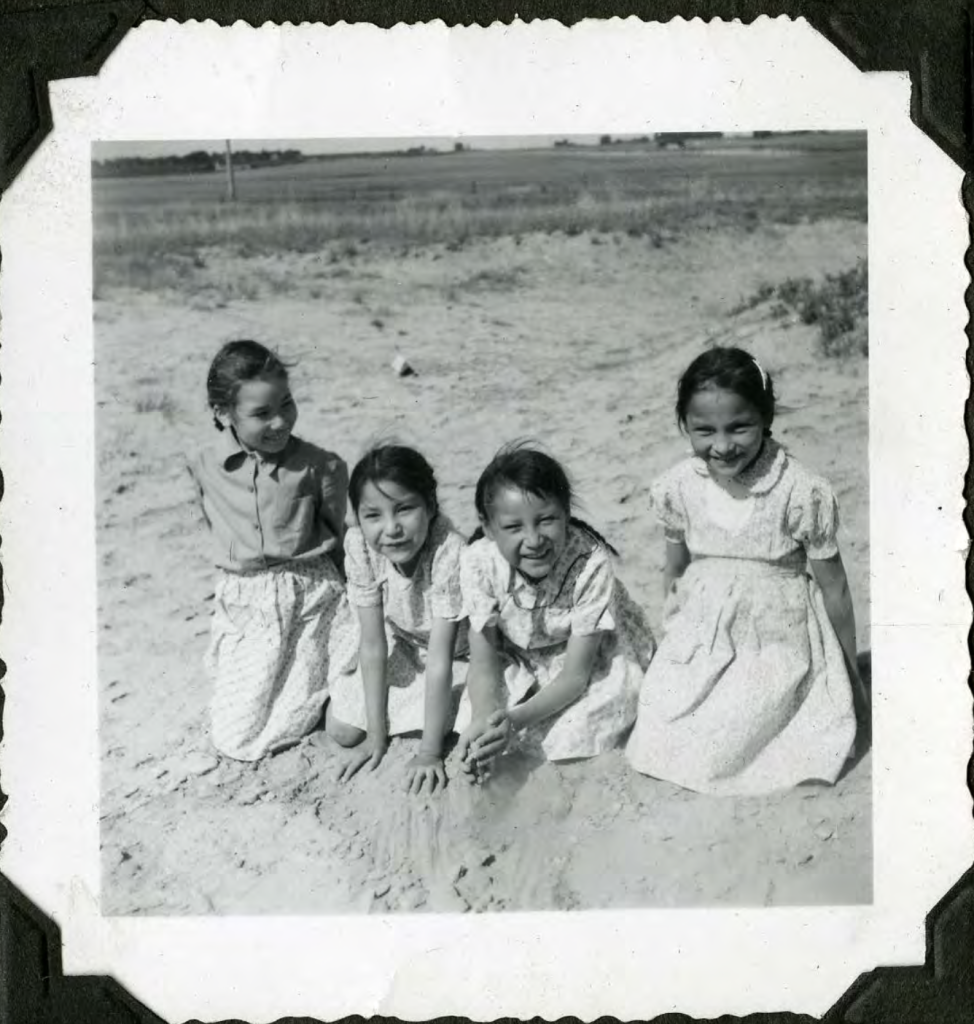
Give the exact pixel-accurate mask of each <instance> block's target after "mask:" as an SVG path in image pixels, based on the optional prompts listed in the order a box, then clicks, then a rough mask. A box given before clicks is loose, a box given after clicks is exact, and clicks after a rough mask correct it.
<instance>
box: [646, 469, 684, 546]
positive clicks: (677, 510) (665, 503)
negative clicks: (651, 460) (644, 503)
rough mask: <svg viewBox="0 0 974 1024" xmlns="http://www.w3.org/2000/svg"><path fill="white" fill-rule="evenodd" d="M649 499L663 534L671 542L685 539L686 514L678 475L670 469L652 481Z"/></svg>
mask: <svg viewBox="0 0 974 1024" xmlns="http://www.w3.org/2000/svg"><path fill="white" fill-rule="evenodd" d="M649 501H650V505H651V506H652V508H653V511H654V512H655V513H656V518H657V519H658V520H659V522H660V523H661V524H662V527H663V535H664V536H665V537H666V539H667V540H668V541H670V542H671V543H673V544H680V543H683V542H684V541H685V540H686V533H687V515H686V508H685V507H684V504H683V495H682V494H681V491H680V478H679V475H678V474H677V473H676V472H675V471H674V470H671V471H670V472H669V473H664V474H663V475H662V476H661V477H658V478H657V479H656V480H655V481H653V483H652V485H651V486H650V489H649Z"/></svg>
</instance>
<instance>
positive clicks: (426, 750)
mask: <svg viewBox="0 0 974 1024" xmlns="http://www.w3.org/2000/svg"><path fill="white" fill-rule="evenodd" d="M349 492H350V497H351V501H352V508H353V510H354V512H355V515H356V518H357V520H358V525H357V526H353V527H351V528H350V529H349V531H348V534H347V536H346V538H345V568H346V572H347V573H348V597H349V601H350V603H351V604H352V605H353V606H354V607H355V609H356V611H357V612H358V618H359V624H360V627H361V640H360V646H359V671H356V672H354V673H346V674H345V675H343V676H342V677H340V678H339V679H337V680H336V681H335V682H334V683H333V686H332V693H331V700H330V701H329V703H328V708H327V711H326V718H325V727H326V730H327V732H328V734H329V735H330V736H331V737H332V738H333V739H334V740H335V741H336V742H337V743H339V744H341V745H342V746H345V747H351V746H356V745H357V748H358V749H357V750H355V752H354V753H353V754H352V756H351V757H350V758H349V759H348V760H347V761H346V762H345V764H344V765H343V766H342V768H341V770H340V772H339V778H340V779H343V780H344V779H349V778H351V777H352V776H353V775H354V774H355V773H356V772H357V771H358V770H359V769H360V768H362V767H363V766H364V765H366V764H367V765H368V766H369V769H370V770H373V769H375V768H376V766H377V765H378V764H379V762H380V761H381V760H382V758H383V756H384V755H385V752H386V748H387V746H388V742H389V737H390V736H395V735H398V734H401V733H405V732H413V731H420V730H422V734H423V738H422V743H421V745H420V749H419V753H418V754H417V755H416V756H415V757H414V758H413V759H412V760H411V761H410V762H409V765H408V767H407V771H406V777H405V787H406V789H408V790H409V791H411V792H415V793H421V792H423V791H424V790H425V791H428V792H433V791H434V790H435V789H436V787H437V786H441V787H442V786H444V785H446V774H445V772H444V769H443V743H444V740H445V738H446V735H447V733H448V732H449V731H450V729H451V728H452V726H453V720H454V718H455V716H456V708H457V704H458V701H459V688H457V689H456V690H455V689H454V687H453V684H454V681H455V679H454V673H455V672H457V670H458V669H459V670H460V671H459V672H457V674H460V672H463V671H464V670H465V668H466V666H462V667H461V666H459V665H455V661H456V659H457V658H458V657H459V656H465V655H466V648H467V637H466V632H467V631H466V621H465V616H464V611H463V601H462V598H461V595H460V553H461V551H462V550H463V549H464V547H465V541H464V538H463V536H462V535H461V534H460V533H458V532H457V530H456V529H455V528H454V526H453V524H452V523H451V522H450V520H449V519H447V517H446V516H445V515H444V514H443V513H442V512H441V511H440V510H439V505H438V503H437V499H436V478H435V476H434V475H433V470H432V468H431V467H430V465H429V463H428V462H427V461H426V459H424V458H423V456H422V455H420V454H419V452H417V451H414V450H413V449H412V448H406V447H402V446H399V445H385V446H382V447H378V448H374V449H372V451H370V452H368V454H366V455H365V457H364V458H363V459H361V461H360V462H359V463H358V465H356V467H355V469H354V470H353V471H352V477H351V481H350V484H349ZM464 674H465V673H464ZM462 682H463V680H462V679H461V680H460V684H461V685H462ZM363 730H367V732H365V731H363Z"/></svg>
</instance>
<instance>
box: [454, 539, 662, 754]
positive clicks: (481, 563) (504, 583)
mask: <svg viewBox="0 0 974 1024" xmlns="http://www.w3.org/2000/svg"><path fill="white" fill-rule="evenodd" d="M460 578H461V583H462V586H463V599H464V604H465V606H466V609H467V614H468V615H469V616H470V628H471V629H476V630H478V631H481V630H483V629H485V628H486V627H488V626H494V627H496V629H497V632H498V635H499V637H500V640H501V648H500V650H499V651H498V653H499V655H500V657H501V661H502V665H503V672H504V683H505V685H506V689H507V693H506V700H507V706H508V707H512V706H513V705H515V704H517V703H519V702H520V701H522V700H524V699H526V698H527V697H529V696H531V695H533V694H534V693H535V692H537V690H539V689H541V688H543V687H545V686H547V685H548V683H550V682H551V681H552V680H554V679H555V678H556V676H557V675H558V674H559V673H560V672H561V670H562V668H563V667H564V664H565V655H566V652H567V649H568V640H569V638H570V637H571V636H573V635H574V636H591V635H592V634H594V633H600V634H601V635H602V640H601V644H600V647H599V652H598V655H597V656H596V660H595V666H594V668H593V671H592V677H591V680H590V682H589V685H588V687H587V688H586V690H585V691H584V692H583V693H582V695H581V696H580V697H579V698H578V699H577V700H576V701H574V702H573V703H571V704H569V705H568V707H566V708H564V709H563V710H562V711H560V712H558V713H557V714H555V715H553V716H552V717H551V718H549V719H547V720H545V721H544V722H541V723H539V725H538V726H537V727H536V728H535V729H531V730H528V733H530V734H531V735H530V736H529V737H527V738H528V740H529V741H534V740H536V741H538V742H539V743H540V746H541V748H542V750H543V752H544V754H545V756H546V757H547V758H548V759H549V760H553V761H554V760H564V759H568V758H577V757H593V756H594V755H595V754H599V753H601V752H602V751H605V750H609V749H611V748H612V747H616V746H618V745H619V744H620V743H621V742H622V741H623V740H624V738H625V736H626V734H627V733H628V731H629V730H630V729H631V728H632V724H633V721H634V720H635V716H636V701H637V697H638V692H639V684H640V682H641V680H642V678H643V673H644V672H645V670H646V666H647V665H648V664H649V659H650V658H651V657H652V654H653V647H654V643H653V637H652V634H651V632H650V630H649V626H648V625H647V624H646V620H645V618H644V616H643V614H642V612H641V611H640V609H639V608H638V607H637V606H636V605H635V604H634V602H633V601H632V599H631V598H630V597H629V594H628V592H627V591H626V588H625V586H624V585H623V584H622V582H621V581H620V580H618V579H616V576H615V573H614V571H613V568H612V562H611V560H610V557H609V553H608V552H607V551H606V549H605V547H604V546H603V545H601V544H600V543H598V541H597V540H595V538H593V537H592V536H591V535H590V534H588V533H586V531H584V530H582V529H580V528H578V527H577V526H574V525H571V526H569V528H568V541H567V544H566V546H565V550H564V551H563V552H562V554H561V555H560V557H559V558H558V561H557V562H556V563H555V565H554V566H553V567H552V569H551V572H550V573H549V574H548V575H547V577H545V579H543V580H541V581H540V582H532V581H530V580H527V579H525V577H523V576H522V575H521V574H520V573H518V572H516V571H515V569H514V568H513V567H512V566H511V565H510V563H509V562H507V561H506V560H505V559H504V557H503V555H502V554H501V553H500V551H499V550H498V549H497V546H496V545H495V544H494V543H493V541H491V540H489V539H488V538H486V537H484V538H482V539H480V540H478V541H476V542H475V543H473V544H471V545H470V546H469V547H468V548H466V550H465V551H464V552H463V558H462V560H461V568H460Z"/></svg>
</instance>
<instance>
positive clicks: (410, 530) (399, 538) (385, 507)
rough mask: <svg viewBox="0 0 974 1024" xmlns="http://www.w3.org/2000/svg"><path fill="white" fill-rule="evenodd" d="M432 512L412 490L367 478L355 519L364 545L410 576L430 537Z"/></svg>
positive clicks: (388, 481) (433, 510)
mask: <svg viewBox="0 0 974 1024" xmlns="http://www.w3.org/2000/svg"><path fill="white" fill-rule="evenodd" d="M434 512H435V509H429V508H427V507H426V502H425V501H423V499H422V498H421V497H420V496H419V495H418V494H416V493H415V491H410V490H409V489H408V488H406V487H402V486H401V485H400V484H397V483H393V482H392V481H391V480H380V481H379V482H378V483H373V482H372V481H371V480H370V481H369V482H368V483H367V484H365V486H364V487H363V488H362V496H361V498H360V499H359V506H358V522H359V526H360V527H361V530H362V534H363V536H364V537H365V542H366V544H368V545H369V547H370V548H372V550H373V551H377V552H378V553H379V554H381V555H385V556H386V558H388V559H389V561H390V562H392V564H393V565H394V566H395V567H396V568H397V569H399V571H400V572H402V573H403V574H404V575H406V576H409V575H411V574H412V571H413V570H414V569H415V568H416V563H417V561H418V560H419V555H420V552H421V551H422V550H423V545H424V544H425V543H426V538H427V537H428V536H429V529H430V520H431V519H432V517H433V513H434Z"/></svg>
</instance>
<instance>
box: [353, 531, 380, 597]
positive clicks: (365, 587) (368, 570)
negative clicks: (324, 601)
mask: <svg viewBox="0 0 974 1024" xmlns="http://www.w3.org/2000/svg"><path fill="white" fill-rule="evenodd" d="M345 574H346V576H347V581H346V589H347V592H348V603H349V604H351V605H354V606H355V607H356V608H375V607H376V606H377V605H380V604H382V587H381V584H380V582H379V580H377V579H376V575H375V569H374V567H373V565H372V560H371V558H369V549H368V545H367V544H366V543H365V537H364V536H363V535H362V531H361V530H360V529H359V527H357V526H352V527H350V528H349V531H348V533H346V534H345Z"/></svg>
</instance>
